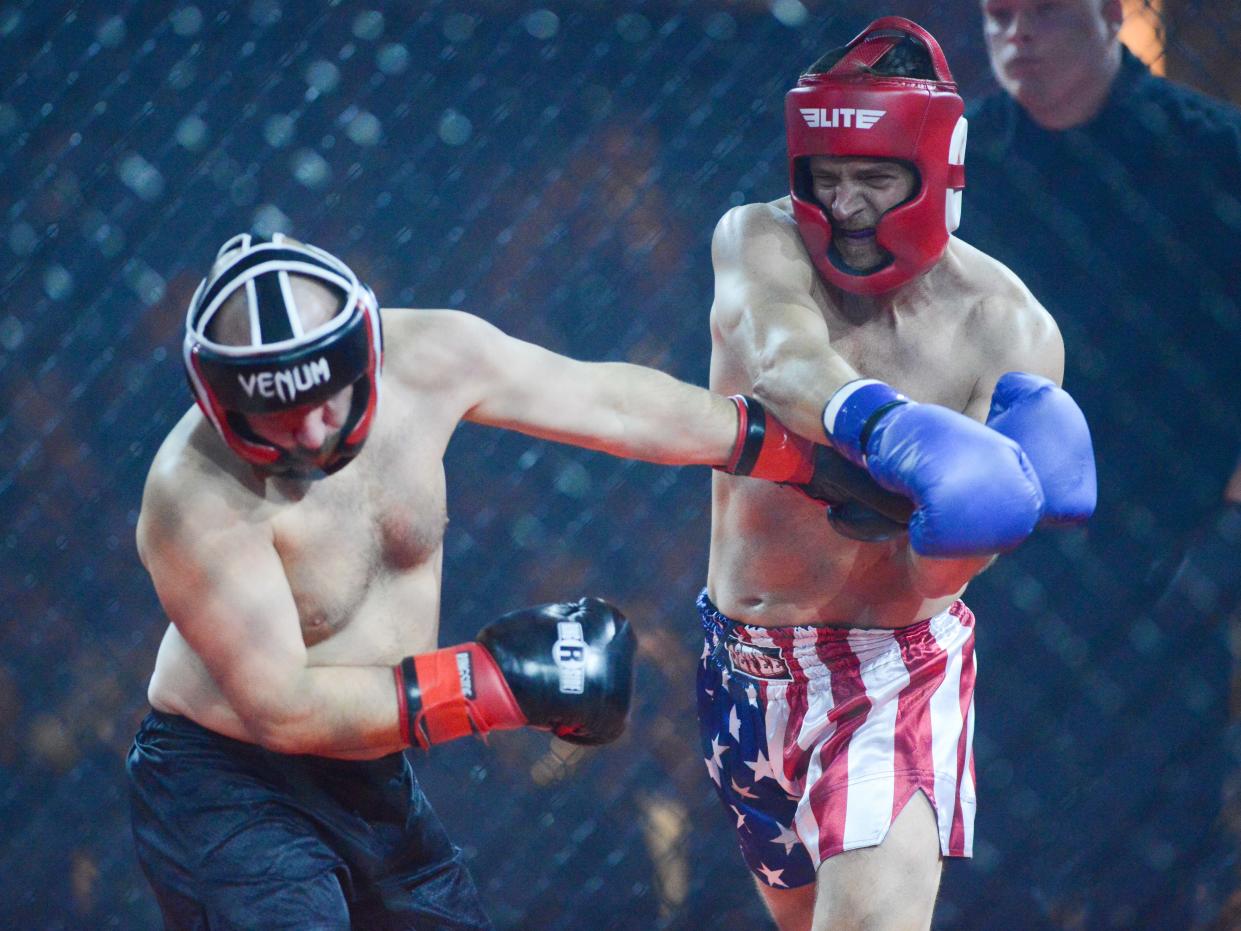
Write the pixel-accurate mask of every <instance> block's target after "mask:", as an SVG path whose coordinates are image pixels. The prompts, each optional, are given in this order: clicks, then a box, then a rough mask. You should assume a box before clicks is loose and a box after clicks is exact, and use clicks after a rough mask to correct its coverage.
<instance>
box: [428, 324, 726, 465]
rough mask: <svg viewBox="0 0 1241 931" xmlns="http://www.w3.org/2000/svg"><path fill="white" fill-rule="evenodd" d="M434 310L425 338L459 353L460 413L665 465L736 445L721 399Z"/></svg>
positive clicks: (722, 458) (701, 459) (710, 456)
mask: <svg viewBox="0 0 1241 931" xmlns="http://www.w3.org/2000/svg"><path fill="white" fill-rule="evenodd" d="M432 313H434V314H435V315H436V316H435V317H434V324H433V327H434V328H433V329H432V330H430V331H429V333H428V336H433V338H434V339H435V341H436V343H437V345H438V346H439V347H440V349H441V351H443V352H444V353H446V354H450V355H455V357H456V358H457V363H456V365H455V366H454V368H455V369H456V370H457V371H458V372H459V377H460V380H461V384H462V390H463V391H465V392H468V397H467V399H466V400H465V401H464V402H463V405H462V406H463V408H464V413H463V419H465V420H470V421H474V422H476V423H482V424H488V425H490V426H495V427H504V428H507V429H511V430H518V431H520V432H522V433H527V434H530V435H531V436H537V437H541V438H543V439H548V440H556V441H558V442H561V443H569V444H572V445H574V446H582V447H586V448H588V449H597V450H600V451H602V452H606V453H611V454H612V455H614V456H622V457H625V458H628V459H642V460H645V461H648V462H659V463H665V464H668V465H712V466H713V465H719V464H721V463H724V462H726V461H727V459H728V457H729V454H730V453H731V451H732V447H733V444H734V442H735V439H736V433H737V411H736V408H735V406H734V405H733V403H732V402H731V401H729V400H728V399H727V398H724V397H721V396H719V395H715V394H712V393H711V392H709V391H707V390H706V389H705V388H700V387H697V386H695V385H690V384H686V383H685V382H682V381H679V380H677V379H675V378H673V377H672V376H671V375H668V374H666V373H664V372H661V371H658V370H657V369H652V368H647V367H645V366H641V365H632V364H629V363H625V362H580V361H577V360H575V359H570V358H568V357H566V356H562V355H559V354H557V353H554V352H550V351H549V350H547V349H544V348H542V347H540V346H536V345H534V344H533V343H528V342H524V341H523V340H519V339H516V338H514V337H512V336H509V335H507V334H505V333H503V332H502V331H500V330H499V329H497V328H496V327H494V326H492V325H491V324H489V323H487V322H486V321H484V320H481V319H480V318H478V317H474V316H471V315H469V314H464V313H457V312H452V311H435V312H432Z"/></svg>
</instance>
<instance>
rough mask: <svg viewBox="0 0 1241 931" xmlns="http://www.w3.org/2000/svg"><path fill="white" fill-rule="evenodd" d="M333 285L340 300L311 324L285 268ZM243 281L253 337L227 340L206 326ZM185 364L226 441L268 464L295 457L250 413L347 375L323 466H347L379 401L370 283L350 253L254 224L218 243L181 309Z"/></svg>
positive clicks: (377, 336) (316, 391)
mask: <svg viewBox="0 0 1241 931" xmlns="http://www.w3.org/2000/svg"><path fill="white" fill-rule="evenodd" d="M290 275H302V276H305V277H308V278H313V279H315V280H317V281H320V282H322V283H323V284H325V285H327V286H328V287H329V288H330V289H331V290H333V291H334V292H336V293H338V294H339V295H340V297H341V307H340V310H339V311H338V312H337V313H336V314H335V315H334V316H333V317H332V318H331V319H330V320H328V321H327V322H326V323H324V324H323V325H322V326H319V327H316V328H314V329H313V330H311V331H309V332H305V331H304V328H303V325H302V319H301V315H300V314H299V313H298V309H297V304H296V302H295V301H294V297H293V290H292V288H291V287H290V283H289V276H290ZM243 288H244V289H245V296H246V309H247V311H248V314H249V328H250V342H249V344H248V345H237V346H230V345H225V344H223V343H220V342H217V341H215V340H213V339H211V338H210V337H208V336H207V332H208V328H209V326H210V324H211V322H212V320H213V319H214V317H215V315H216V313H217V312H218V311H219V309H220V307H221V306H223V304H224V302H225V301H226V300H228V298H229V297H231V296H232V295H233V294H234V293H236V292H237V291H238V290H240V289H243ZM183 357H184V361H185V372H186V376H187V377H188V378H189V383H190V390H191V391H193V393H194V400H195V401H197V402H198V406H199V407H200V408H202V411H203V414H205V415H206V417H207V420H209V421H210V422H211V425H212V426H214V427H215V429H216V430H217V431H218V432H219V434H220V436H222V437H223V438H224V442H226V443H227V444H228V446H229V448H230V449H232V450H233V452H235V453H237V455H239V456H241V458H242V459H245V460H246V461H247V462H250V463H253V464H254V465H257V466H262V467H263V468H265V469H267V470H268V471H271V472H281V471H285V470H287V469H288V468H289V467H290V466H291V465H292V459H291V457H290V456H289V454H288V452H287V451H286V450H284V449H281V448H280V447H279V446H276V445H274V444H273V443H270V442H268V441H267V440H264V439H263V438H262V437H260V436H258V434H256V433H255V432H254V431H253V430H252V429H251V428H250V427H249V425H248V424H247V423H246V419H245V415H246V414H264V413H273V412H277V411H284V410H289V409H291V408H296V407H308V406H313V405H317V404H322V403H323V402H324V401H326V400H327V399H328V398H330V397H332V396H333V395H335V394H336V393H337V392H339V391H341V390H343V389H344V388H346V387H348V386H349V385H353V399H352V403H351V405H350V409H349V415H348V417H347V418H346V420H345V424H344V427H343V428H342V430H341V438H340V442H339V444H338V445H337V448H336V449H335V450H334V452H333V454H332V457H331V459H330V460H329V462H328V463H327V464H325V465H324V467H323V468H324V471H326V472H335V471H336V470H338V469H340V468H342V467H344V466H345V465H346V464H347V463H348V462H349V461H350V460H351V459H353V457H354V456H356V455H357V454H358V452H359V450H361V448H362V444H363V443H364V442H365V441H366V437H367V434H368V433H369V432H370V429H371V425H372V423H373V422H374V419H375V411H376V409H377V407H378V405H379V371H380V368H381V366H382V365H383V333H382V329H381V326H380V319H379V304H378V302H377V301H376V300H375V295H374V292H372V291H371V289H370V288H368V287H366V286H365V285H363V284H362V283H361V282H359V281H358V277H357V275H355V274H354V273H353V270H352V269H351V268H349V266H347V265H346V264H345V263H344V262H342V261H341V260H340V259H338V258H336V257H335V256H334V255H331V254H330V253H328V252H324V251H323V250H322V249H317V248H315V247H314V246H308V245H305V244H303V243H297V242H293V241H292V240H289V239H288V238H287V237H285V236H282V235H280V234H279V233H277V234H276V235H275V236H274V237H273V238H272V240H271V241H267V240H265V239H262V238H260V237H257V236H251V235H250V234H249V233H242V234H241V235H239V236H234V237H233V238H232V239H230V240H228V242H226V243H224V245H223V246H222V247H221V248H220V251H219V253H218V254H217V255H216V262H215V266H214V267H213V268H212V270H211V274H209V275H208V276H207V277H206V278H204V279H203V280H202V283H201V284H199V286H198V290H197V291H195V292H194V297H193V299H192V300H191V301H190V307H189V312H188V313H187V314H186V319H185V342H184V346H183Z"/></svg>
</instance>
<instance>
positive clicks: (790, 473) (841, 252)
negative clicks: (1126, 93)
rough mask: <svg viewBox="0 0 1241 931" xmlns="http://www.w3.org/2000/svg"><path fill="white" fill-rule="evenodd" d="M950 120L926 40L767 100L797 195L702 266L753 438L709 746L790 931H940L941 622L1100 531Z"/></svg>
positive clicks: (949, 719)
mask: <svg viewBox="0 0 1241 931" xmlns="http://www.w3.org/2000/svg"><path fill="white" fill-rule="evenodd" d="M962 109H963V108H962V103H961V98H960V97H959V96H958V94H957V89H956V85H955V84H954V83H953V80H952V75H951V72H950V71H949V69H948V63H947V61H946V60H945V58H944V55H943V52H942V50H941V49H940V47H939V45H938V43H937V42H936V41H935V39H934V38H933V37H932V36H931V35H930V34H929V33H927V32H926V30H924V29H922V28H921V27H919V26H918V25H917V24H915V23H912V22H910V21H909V20H906V19H902V18H900V17H886V18H883V19H880V20H877V21H875V22H874V23H872V24H871V25H870V26H868V27H867V28H866V29H865V30H863V32H862V33H861V34H859V35H858V36H857V37H856V38H854V39H853V40H852V41H851V42H849V43H848V44H847V45H845V46H843V47H842V48H839V49H836V50H834V51H833V52H830V53H828V54H827V55H825V56H823V58H822V59H820V61H819V62H818V63H817V64H816V65H815V66H814V67H812V68H811V70H810V71H809V72H808V73H806V74H804V75H802V77H801V79H800V80H799V81H798V82H797V85H796V86H795V87H794V88H792V89H791V90H790V91H789V92H788V94H787V96H786V100H785V124H786V129H787V137H788V150H789V178H790V193H789V196H787V197H784V198H782V199H780V200H777V201H774V202H771V203H764V204H749V205H745V206H742V207H738V208H735V209H733V210H731V211H729V212H728V213H727V214H726V215H725V216H724V217H723V219H722V220H721V221H720V223H719V225H718V227H717V229H716V231H715V236H714V239H713V242H712V261H713V264H714V267H715V299H714V303H713V305H712V311H711V333H712V357H711V387H712V389H713V390H715V391H719V392H721V393H724V394H729V395H733V396H734V402H735V403H736V404H737V406H738V410H739V413H740V414H741V416H742V422H743V428H742V429H741V431H740V432H739V435H738V439H737V442H736V443H735V445H734V451H733V455H732V457H731V458H730V459H729V461H728V462H727V463H726V464H725V465H724V467H723V468H722V469H721V474H717V476H716V478H715V482H714V491H713V498H714V500H713V510H712V515H713V516H712V530H711V558H710V566H709V570H708V578H707V586H706V589H705V590H704V591H703V592H702V594H701V595H700V597H699V601H698V608H699V614H700V617H701V620H702V624H703V628H704V631H705V641H706V642H705V647H704V653H703V662H702V664H701V666H700V668H699V721H700V726H701V737H702V749H703V754H704V757H705V758H706V762H707V770H708V774H709V775H710V777H711V779H712V781H713V782H714V784H715V786H716V789H717V791H718V793H719V795H720V797H721V799H722V800H723V801H724V803H725V805H726V806H728V809H729V812H730V817H731V818H733V819H735V823H736V825H737V831H738V837H739V840H740V845H741V851H742V855H743V857H744V859H745V861H746V863H747V865H748V866H749V867H750V869H751V870H752V871H753V873H754V875H755V879H756V883H757V885H758V888H759V889H760V891H761V893H762V895H763V897H764V900H765V902H766V904H767V906H768V908H769V909H770V911H771V913H772V915H773V916H774V917H775V919H776V921H777V923H778V924H779V925H780V927H781V928H808V927H814V928H816V929H825V928H833V929H837V928H861V927H902V928H904V927H927V926H929V925H930V923H931V918H932V911H933V907H934V902H935V896H936V891H937V888H938V884H939V876H940V869H941V866H940V864H941V860H942V858H943V857H945V856H969V855H970V853H971V849H972V844H973V814H974V800H975V793H974V779H973V776H974V773H973V760H972V754H971V738H972V733H973V726H974V717H973V684H974V652H973V649H974V642H973V622H974V619H973V616H972V614H971V613H970V611H969V609H968V608H966V607H965V605H964V604H963V603H962V602H961V601H960V596H961V594H962V592H963V591H964V590H965V587H966V585H967V584H968V582H969V580H970V579H971V578H972V577H973V576H974V575H975V574H977V573H978V572H979V571H981V570H982V569H983V568H985V566H986V565H987V564H988V563H989V562H990V561H991V560H992V559H993V558H994V557H995V554H996V553H999V552H1002V551H1004V550H1008V549H1011V548H1013V547H1015V546H1017V545H1019V544H1020V543H1021V541H1022V540H1023V539H1025V537H1026V536H1027V535H1028V534H1029V533H1030V532H1031V531H1032V530H1033V529H1034V528H1035V527H1036V526H1037V525H1038V524H1040V523H1075V522H1080V521H1082V520H1085V519H1086V518H1087V517H1089V515H1090V513H1091V512H1092V510H1093V508H1094V498H1095V481H1094V460H1093V454H1092V450H1091V444H1090V437H1089V431H1088V430H1087V428H1086V424H1085V420H1084V418H1083V417H1082V415H1081V412H1080V410H1078V409H1077V406H1076V405H1075V404H1074V403H1073V401H1072V399H1071V398H1070V397H1069V396H1068V395H1067V394H1066V393H1065V392H1064V391H1063V390H1062V389H1061V388H1060V387H1059V381H1060V378H1061V375H1062V371H1063V361H1064V347H1063V342H1062V340H1061V338H1060V334H1059V331H1058V330H1057V328H1056V325H1055V323H1054V321H1053V320H1052V319H1051V317H1050V316H1049V315H1048V313H1047V312H1046V311H1045V310H1044V309H1043V308H1042V307H1041V306H1040V305H1039V304H1038V302H1037V301H1036V300H1035V299H1034V297H1033V296H1032V295H1031V294H1030V292H1029V291H1028V290H1027V289H1026V288H1025V287H1024V286H1023V285H1022V283H1021V282H1020V281H1018V280H1017V278H1016V277H1015V276H1014V275H1012V273H1011V272H1009V271H1008V270H1007V269H1006V268H1004V267H1003V266H1002V265H1000V264H999V263H997V262H995V261H994V260H992V259H990V258H989V257H987V256H986V255H984V254H982V253H980V252H978V251H977V250H975V249H973V248H971V247H970V246H968V245H966V244H965V243H963V242H961V241H959V240H957V239H955V238H953V237H952V235H951V233H952V230H953V229H954V228H955V226H956V224H957V222H958V220H959V218H960V213H961V210H962V207H963V197H962V191H963V189H964V184H965V176H964V167H963V162H964V153H965V142H966V124H965V121H964V119H963V118H962ZM777 418H778V419H777ZM786 424H787V427H786V426H784V425H786ZM728 473H731V474H728ZM755 478H763V479H768V480H770V481H767V482H763V481H755V480H754V479H755ZM772 481H774V482H779V483H782V484H785V485H788V486H792V489H793V490H790V489H789V488H782V487H779V486H778V485H773V484H771V482H772ZM795 491H799V492H801V494H796V493H794V492H795ZM808 498H809V499H811V500H809V501H808V500H807V499H808ZM823 504H826V505H827V506H828V515H829V518H830V519H829V520H827V521H825V520H824V519H823V514H822V509H821V505H823Z"/></svg>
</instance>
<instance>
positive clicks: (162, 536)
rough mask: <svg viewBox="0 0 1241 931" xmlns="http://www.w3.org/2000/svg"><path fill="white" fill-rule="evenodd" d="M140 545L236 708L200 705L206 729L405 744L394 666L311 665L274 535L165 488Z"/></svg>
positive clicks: (156, 493) (290, 744) (159, 588)
mask: <svg viewBox="0 0 1241 931" xmlns="http://www.w3.org/2000/svg"><path fill="white" fill-rule="evenodd" d="M178 492H180V493H178ZM138 545H139V550H140V552H141V554H142V559H143V562H144V563H145V565H146V567H147V570H148V571H149V572H150V574H151V579H152V581H153V582H154V584H155V589H156V592H157V593H158V595H159V597H160V601H161V603H162V604H163V606H164V609H165V611H166V612H167V613H168V616H169V618H170V619H171V620H172V622H173V623H174V624H175V625H176V627H177V630H178V632H179V633H180V634H181V636H182V637H184V638H185V640H186V642H187V643H188V644H189V646H190V647H191V649H193V650H194V652H195V654H196V655H197V656H198V657H199V658H200V659H201V660H202V661H203V663H204V665H205V666H206V668H207V670H208V672H209V673H210V674H211V677H212V679H213V680H214V682H215V684H216V686H217V687H218V688H219V690H220V693H221V695H222V696H223V698H224V700H225V701H226V702H227V705H228V709H229V710H223V708H222V707H221V706H220V705H218V704H217V705H214V706H213V707H212V708H209V709H203V714H204V716H206V717H208V718H210V720H208V721H204V722H200V723H204V724H206V725H207V726H212V727H214V728H216V729H218V730H220V731H221V732H222V733H225V734H227V735H228V736H231V737H235V738H237V739H239V740H247V741H250V742H253V743H257V744H260V745H262V746H264V747H267V748H268V749H271V750H275V751H277V752H281V753H316V754H320V755H324V756H347V757H358V756H379V755H382V754H384V753H391V752H394V751H395V750H398V749H400V748H402V747H404V746H405V741H404V735H403V734H402V733H401V731H400V726H399V714H398V706H397V698H396V695H395V692H394V689H393V684H392V681H393V680H392V669H391V667H389V666H384V667H352V666H351V667H326V666H324V667H307V665H306V662H307V654H306V647H305V644H304V642H303V640H302V632H301V625H300V623H299V620H298V614H297V607H296V605H295V604H294V601H293V596H292V593H291V592H290V590H289V585H288V581H287V579H286V577H285V574H284V568H283V566H282V564H281V562H280V558H279V556H278V554H277V553H276V550H275V547H274V544H273V541H272V539H271V536H270V532H269V531H265V530H256V528H255V527H254V526H253V525H251V524H249V523H246V522H244V521H243V520H242V519H240V518H239V517H237V516H236V515H235V514H233V513H231V512H230V511H229V510H228V508H227V506H225V505H222V504H220V503H218V499H216V498H214V497H213V496H212V495H210V494H201V493H199V494H194V493H191V494H189V495H186V494H185V493H184V490H183V489H170V488H160V487H159V483H158V481H156V482H155V483H154V487H153V483H150V482H149V483H148V487H147V494H146V496H145V498H144V500H143V507H142V515H141V518H140V520H139V527H138Z"/></svg>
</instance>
